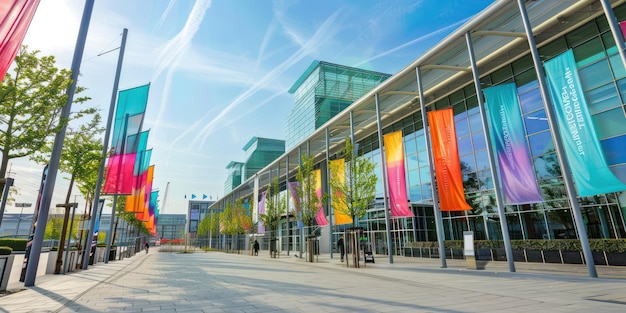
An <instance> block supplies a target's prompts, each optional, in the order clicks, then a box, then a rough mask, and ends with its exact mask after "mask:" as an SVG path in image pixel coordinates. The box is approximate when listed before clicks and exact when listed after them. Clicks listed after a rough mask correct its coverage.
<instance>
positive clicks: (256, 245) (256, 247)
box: [253, 239, 259, 255]
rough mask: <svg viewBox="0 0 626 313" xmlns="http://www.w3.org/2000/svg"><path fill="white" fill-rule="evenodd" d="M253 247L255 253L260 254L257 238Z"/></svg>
mask: <svg viewBox="0 0 626 313" xmlns="http://www.w3.org/2000/svg"><path fill="white" fill-rule="evenodd" d="M253 249H254V255H259V242H258V241H257V240H256V239H255V240H254V246H253Z"/></svg>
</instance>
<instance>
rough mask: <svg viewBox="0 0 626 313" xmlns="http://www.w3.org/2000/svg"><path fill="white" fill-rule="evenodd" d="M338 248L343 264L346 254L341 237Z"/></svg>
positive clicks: (341, 237) (340, 237)
mask: <svg viewBox="0 0 626 313" xmlns="http://www.w3.org/2000/svg"><path fill="white" fill-rule="evenodd" d="M337 248H338V249H339V253H341V262H343V256H344V254H345V253H346V250H345V248H344V246H343V236H339V240H337Z"/></svg>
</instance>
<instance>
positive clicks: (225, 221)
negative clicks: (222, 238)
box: [219, 198, 252, 248]
mask: <svg viewBox="0 0 626 313" xmlns="http://www.w3.org/2000/svg"><path fill="white" fill-rule="evenodd" d="M247 211H248V210H247V209H246V208H245V207H244V204H243V198H239V199H237V201H235V203H234V204H231V203H228V204H226V208H225V209H224V211H223V212H222V213H220V217H219V219H220V232H221V233H223V234H226V235H231V236H233V237H232V240H233V241H234V240H235V235H243V234H246V233H249V232H250V231H252V217H251V216H250V215H249V214H248V213H247ZM237 248H239V245H237Z"/></svg>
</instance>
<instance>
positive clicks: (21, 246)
mask: <svg viewBox="0 0 626 313" xmlns="http://www.w3.org/2000/svg"><path fill="white" fill-rule="evenodd" d="M27 242H28V239H23V238H1V239H0V246H5V247H10V248H12V249H13V250H15V251H26V243H27Z"/></svg>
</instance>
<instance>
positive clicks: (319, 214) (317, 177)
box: [314, 169, 328, 226]
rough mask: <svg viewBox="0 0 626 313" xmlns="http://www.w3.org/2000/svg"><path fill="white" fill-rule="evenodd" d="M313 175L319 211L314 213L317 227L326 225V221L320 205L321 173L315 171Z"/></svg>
mask: <svg viewBox="0 0 626 313" xmlns="http://www.w3.org/2000/svg"><path fill="white" fill-rule="evenodd" d="M314 175H315V194H316V195H317V199H318V200H319V202H318V207H319V210H317V212H315V221H316V222H317V225H318V226H326V225H328V220H326V214H325V213H324V206H323V205H322V171H321V170H319V169H317V170H315V171H314Z"/></svg>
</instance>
